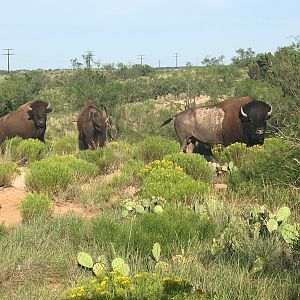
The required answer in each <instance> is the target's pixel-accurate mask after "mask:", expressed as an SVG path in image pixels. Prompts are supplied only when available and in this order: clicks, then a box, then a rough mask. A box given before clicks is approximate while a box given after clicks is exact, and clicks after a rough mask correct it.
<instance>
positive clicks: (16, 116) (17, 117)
mask: <svg viewBox="0 0 300 300" xmlns="http://www.w3.org/2000/svg"><path fill="white" fill-rule="evenodd" d="M51 111H52V108H51V105H50V103H47V102H44V101H41V100H35V101H31V102H27V103H25V104H23V105H21V106H20V107H19V108H17V109H16V110H15V111H12V112H9V113H8V114H7V115H5V116H3V117H2V118H0V145H1V144H2V143H3V141H4V140H5V139H6V138H13V137H15V136H19V137H21V138H23V139H29V138H34V139H39V140H40V141H42V142H44V141H45V140H44V136H45V131H46V121H47V113H49V112H51Z"/></svg>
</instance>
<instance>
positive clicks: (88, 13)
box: [0, 0, 300, 70]
mask: <svg viewBox="0 0 300 300" xmlns="http://www.w3.org/2000/svg"><path fill="white" fill-rule="evenodd" d="M293 36H294V37H295V36H300V1H299V0H249V1H244V0H181V1H178V0H172V1H167V0H105V1H102V0H98V1H97V0H84V1H80V0H72V1H71V0H26V1H25V0H9V1H4V0H2V1H1V2H0V49H4V48H13V49H14V50H13V51H12V53H15V55H14V56H11V69H13V70H16V69H38V68H42V69H54V68H70V67H71V62H70V61H71V59H73V58H78V59H81V56H82V54H85V51H87V50H92V51H94V55H95V59H96V60H98V61H100V62H101V63H102V64H106V63H118V62H122V63H124V64H135V63H139V62H140V60H139V58H138V55H145V57H144V61H143V62H144V63H146V64H149V65H151V66H154V67H156V66H158V64H159V61H160V65H161V66H174V65H175V57H174V53H176V52H177V53H179V57H178V64H179V65H185V64H186V62H188V61H189V62H191V63H192V65H200V64H201V61H202V59H203V58H204V57H205V56H207V55H209V56H211V57H214V56H220V55H225V62H226V63H228V62H230V59H231V58H232V57H233V56H235V55H236V53H235V50H237V49H239V48H248V47H251V48H252V49H253V50H254V51H255V53H261V52H274V51H275V50H276V49H277V47H280V46H285V45H289V44H290V43H291V42H293V41H294V39H293ZM5 53H6V51H5V50H1V54H5ZM6 68H7V56H4V55H1V56H0V69H6Z"/></svg>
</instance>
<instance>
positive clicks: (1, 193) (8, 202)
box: [0, 187, 26, 225]
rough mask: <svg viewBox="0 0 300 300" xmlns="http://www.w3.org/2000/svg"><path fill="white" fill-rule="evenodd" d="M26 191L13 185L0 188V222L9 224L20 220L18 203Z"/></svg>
mask: <svg viewBox="0 0 300 300" xmlns="http://www.w3.org/2000/svg"><path fill="white" fill-rule="evenodd" d="M25 195H26V191H22V190H19V189H16V188H14V187H8V188H1V189H0V224H1V223H4V224H5V225H11V224H15V223H18V222H21V220H22V218H21V215H20V209H19V205H20V202H21V200H22V199H23V198H24V197H25Z"/></svg>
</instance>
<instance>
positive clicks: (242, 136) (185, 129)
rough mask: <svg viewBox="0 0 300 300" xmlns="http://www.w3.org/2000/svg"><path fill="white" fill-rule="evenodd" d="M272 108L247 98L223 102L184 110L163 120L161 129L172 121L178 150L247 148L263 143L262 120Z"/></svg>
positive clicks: (264, 124) (263, 129) (263, 128)
mask: <svg viewBox="0 0 300 300" xmlns="http://www.w3.org/2000/svg"><path fill="white" fill-rule="evenodd" d="M271 113H272V107H271V106H270V105H269V104H267V103H265V102H263V101H259V100H255V99H253V98H251V97H242V98H238V99H227V100H224V101H222V102H220V103H218V104H216V105H211V106H207V107H203V108H190V109H186V110H184V111H182V112H180V113H178V114H177V115H176V116H174V117H172V118H169V119H167V120H166V121H164V122H163V124H162V125H161V126H164V125H166V124H168V123H169V122H171V121H172V120H173V119H175V120H174V127H175V131H176V134H177V136H178V139H179V142H180V148H181V151H183V152H186V150H187V146H188V145H189V144H193V145H195V143H196V141H197V142H199V144H200V145H202V146H204V147H207V148H208V149H209V151H210V148H211V146H212V145H214V144H222V145H224V146H228V145H230V144H232V143H235V142H240V143H245V144H247V145H248V146H253V145H256V144H259V145H262V144H263V143H264V134H265V130H266V120H267V119H268V118H269V117H270V115H271Z"/></svg>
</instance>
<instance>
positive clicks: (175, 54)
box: [174, 52, 180, 68]
mask: <svg viewBox="0 0 300 300" xmlns="http://www.w3.org/2000/svg"><path fill="white" fill-rule="evenodd" d="M179 56H180V55H179V53H178V52H175V53H174V57H175V62H176V64H175V66H176V68H177V67H178V63H177V59H178V57H179Z"/></svg>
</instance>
